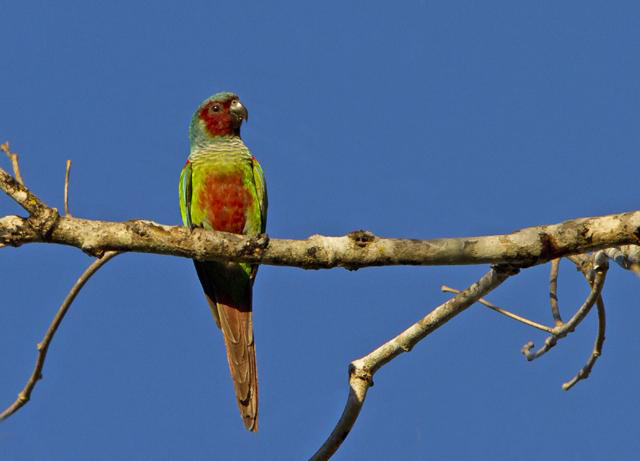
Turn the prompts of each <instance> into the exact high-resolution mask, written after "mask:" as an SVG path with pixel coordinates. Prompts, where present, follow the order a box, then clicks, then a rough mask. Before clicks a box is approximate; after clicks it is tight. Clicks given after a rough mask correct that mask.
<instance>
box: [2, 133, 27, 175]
mask: <svg viewBox="0 0 640 461" xmlns="http://www.w3.org/2000/svg"><path fill="white" fill-rule="evenodd" d="M0 150H1V151H2V152H4V153H5V154H6V155H7V157H8V158H9V160H10V161H11V167H12V168H13V176H14V177H15V178H16V181H18V182H19V183H20V184H24V181H23V180H22V175H21V174H20V164H19V161H18V154H16V153H15V152H11V148H10V147H9V141H7V142H5V143H4V144H0Z"/></svg>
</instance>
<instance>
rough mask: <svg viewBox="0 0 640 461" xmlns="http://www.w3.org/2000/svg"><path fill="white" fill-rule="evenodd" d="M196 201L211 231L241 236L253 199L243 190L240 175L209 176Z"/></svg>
mask: <svg viewBox="0 0 640 461" xmlns="http://www.w3.org/2000/svg"><path fill="white" fill-rule="evenodd" d="M198 201H199V202H200V206H202V207H203V208H204V209H205V210H206V213H207V218H208V220H209V223H210V224H211V227H212V228H213V229H215V230H219V231H224V232H232V233H234V234H241V233H242V232H243V230H244V226H245V223H246V220H247V218H246V212H247V209H248V208H249V206H250V205H251V204H252V202H253V197H252V196H251V194H250V193H249V191H248V190H246V189H245V187H244V185H243V181H242V175H241V174H211V175H209V176H208V177H207V179H206V180H205V184H204V187H203V188H202V189H200V194H199V196H198Z"/></svg>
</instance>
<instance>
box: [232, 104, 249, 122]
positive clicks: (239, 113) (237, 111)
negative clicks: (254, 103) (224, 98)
mask: <svg viewBox="0 0 640 461" xmlns="http://www.w3.org/2000/svg"><path fill="white" fill-rule="evenodd" d="M230 110H231V113H232V114H233V115H235V116H236V117H238V119H239V120H246V121H248V120H249V112H248V111H247V108H246V107H244V106H243V105H242V103H241V102H240V101H238V100H237V99H236V100H235V101H233V102H232V103H231V107H230Z"/></svg>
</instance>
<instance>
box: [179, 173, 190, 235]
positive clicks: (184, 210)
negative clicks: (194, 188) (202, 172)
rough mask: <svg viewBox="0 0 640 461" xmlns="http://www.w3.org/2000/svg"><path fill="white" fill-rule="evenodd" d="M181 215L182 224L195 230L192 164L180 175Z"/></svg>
mask: <svg viewBox="0 0 640 461" xmlns="http://www.w3.org/2000/svg"><path fill="white" fill-rule="evenodd" d="M179 193H180V214H181V215H182V224H183V225H184V226H185V227H188V228H189V229H193V223H192V222H191V162H187V164H186V165H185V166H184V168H183V169H182V173H180V186H179Z"/></svg>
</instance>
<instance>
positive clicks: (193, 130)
mask: <svg viewBox="0 0 640 461" xmlns="http://www.w3.org/2000/svg"><path fill="white" fill-rule="evenodd" d="M248 119H249V113H248V112H247V109H246V107H244V106H243V105H242V103H241V102H240V99H239V98H238V96H237V95H236V94H234V93H228V92H223V93H216V94H214V95H213V96H211V97H210V98H207V99H206V100H205V101H204V102H203V103H202V104H200V106H199V107H198V109H197V110H196V112H195V113H194V114H193V118H192V119H191V125H190V126H189V139H190V141H191V143H192V144H194V143H195V142H198V141H200V142H206V141H215V140H216V138H220V137H223V136H225V137H226V136H240V125H242V121H243V120H248Z"/></svg>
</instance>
